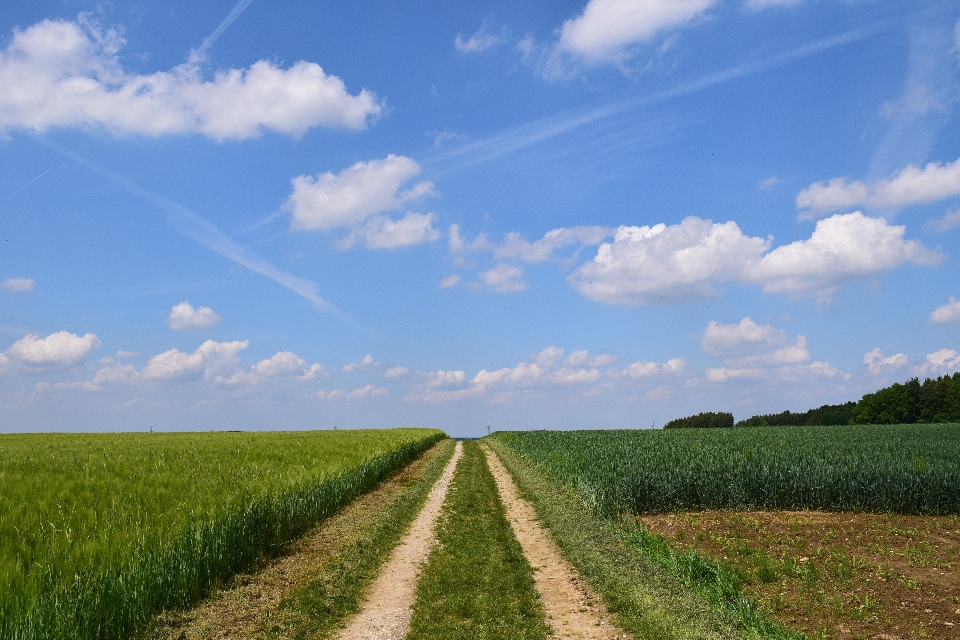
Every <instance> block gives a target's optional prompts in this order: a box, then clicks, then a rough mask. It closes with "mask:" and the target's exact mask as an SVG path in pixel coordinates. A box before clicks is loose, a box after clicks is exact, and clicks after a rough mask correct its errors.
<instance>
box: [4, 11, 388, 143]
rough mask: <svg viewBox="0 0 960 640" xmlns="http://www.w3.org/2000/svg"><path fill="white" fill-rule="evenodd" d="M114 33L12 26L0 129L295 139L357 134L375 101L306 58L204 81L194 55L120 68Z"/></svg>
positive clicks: (52, 24) (376, 110)
mask: <svg viewBox="0 0 960 640" xmlns="http://www.w3.org/2000/svg"><path fill="white" fill-rule="evenodd" d="M124 44H125V43H124V40H123V38H121V37H120V35H119V33H118V32H117V31H115V30H110V31H106V32H104V31H102V30H100V29H99V28H98V27H97V26H96V25H94V24H92V23H91V22H89V21H87V20H83V19H81V20H79V21H77V22H71V21H64V20H44V21H42V22H39V23H37V24H34V25H32V26H30V27H27V28H26V29H24V30H22V31H21V30H14V32H13V38H12V40H11V41H10V44H8V45H7V47H6V49H5V50H3V51H2V52H0V86H3V87H4V91H3V92H0V132H3V131H9V130H10V129H14V128H24V129H32V130H34V131H44V130H46V129H49V128H50V127H76V126H85V127H102V128H104V129H106V130H108V131H110V132H112V133H116V134H139V135H147V136H160V135H164V134H186V133H199V134H202V135H206V136H209V137H211V138H214V139H216V140H224V139H245V138H252V137H257V136H259V135H260V134H261V133H262V132H263V130H273V131H277V132H279V133H284V134H287V135H291V136H295V137H299V136H301V135H303V134H304V133H305V132H306V131H307V130H309V129H311V128H313V127H317V126H323V127H332V128H338V129H348V130H361V129H364V128H366V126H367V124H368V122H369V121H370V120H371V119H374V118H376V117H377V116H379V115H380V112H381V110H382V106H381V104H380V103H379V102H378V101H377V99H376V97H375V96H374V95H373V94H372V93H370V92H369V91H367V90H366V89H364V90H362V91H361V92H360V93H359V94H357V95H351V94H350V93H349V92H348V91H347V89H346V87H345V85H344V83H343V81H342V80H341V79H340V78H338V77H336V76H331V75H327V74H326V73H325V72H324V71H323V69H322V68H321V67H320V66H319V65H317V64H315V63H312V62H306V61H300V62H297V63H296V64H294V65H293V66H291V67H289V68H287V69H282V68H280V67H278V66H276V65H274V64H273V63H271V62H268V61H266V60H260V61H259V62H256V63H254V64H253V65H251V66H250V67H248V68H246V69H228V70H224V71H219V72H217V73H216V74H214V76H213V78H212V79H205V78H204V77H203V73H202V70H201V68H200V66H199V65H198V64H197V61H196V60H191V61H188V62H187V63H184V64H181V65H179V66H177V67H174V68H173V69H171V70H170V71H159V72H156V73H153V74H150V75H138V74H135V73H131V72H129V71H127V70H125V69H124V68H123V66H122V64H121V62H120V59H119V56H118V52H119V51H120V49H121V47H122V46H123V45H124Z"/></svg>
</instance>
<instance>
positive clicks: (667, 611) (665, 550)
mask: <svg viewBox="0 0 960 640" xmlns="http://www.w3.org/2000/svg"><path fill="white" fill-rule="evenodd" d="M488 443H489V445H490V447H491V448H492V449H494V451H496V453H497V454H498V455H499V456H500V459H501V460H502V461H503V463H504V465H505V466H506V467H507V469H508V470H509V471H510V473H511V474H512V475H513V477H514V480H515V481H516V482H517V485H518V487H519V488H520V491H521V493H522V494H523V496H524V497H525V498H526V499H528V500H530V502H531V503H532V504H533V506H534V508H535V509H536V511H537V514H538V515H539V517H540V519H541V522H542V523H543V524H544V525H545V526H546V527H547V528H548V529H549V530H550V532H551V535H552V536H553V538H554V540H555V541H556V542H557V544H558V546H559V547H560V549H561V551H562V552H563V554H564V555H565V556H566V557H567V559H568V560H569V561H570V562H571V563H572V564H573V566H574V567H575V568H576V569H577V570H578V571H579V572H580V574H581V575H582V576H583V578H584V579H585V580H586V582H587V583H588V584H589V585H590V586H591V587H592V588H593V589H594V590H595V591H596V592H597V593H598V594H600V596H601V597H602V598H603V599H604V601H605V602H606V604H607V607H608V608H609V609H610V610H611V611H612V612H613V613H614V615H615V618H616V622H617V624H619V625H620V626H621V627H623V628H624V629H626V630H628V631H630V632H632V633H633V634H634V635H635V637H637V638H649V639H674V638H677V639H681V638H682V639H687V638H698V639H699V638H740V637H746V638H783V639H786V638H791V639H793V638H799V637H801V636H799V635H797V634H795V633H794V632H792V631H789V630H787V629H785V628H783V627H782V626H780V625H777V624H776V623H774V622H773V621H772V620H771V619H770V618H769V617H768V616H766V615H765V614H764V613H763V612H762V611H760V610H759V609H758V608H757V607H756V605H755V604H753V602H752V601H751V600H750V599H749V598H746V597H745V596H744V594H743V587H742V583H743V580H742V575H741V574H740V573H738V572H737V571H736V570H735V569H734V568H733V567H731V566H729V565H727V564H725V563H721V562H716V561H713V560H709V559H707V558H704V557H702V556H699V555H698V554H696V553H692V552H680V551H676V550H674V549H673V548H672V547H670V545H669V544H668V543H667V542H666V540H665V539H663V538H662V537H660V536H657V535H655V534H652V533H650V532H649V531H648V530H647V529H645V528H643V527H641V526H640V525H639V524H637V523H636V522H635V521H633V520H632V519H630V518H623V519H610V520H603V519H600V518H598V517H597V516H596V515H594V513H593V511H592V510H591V509H590V508H589V507H587V506H586V505H585V504H584V503H583V499H582V496H580V495H579V494H578V493H577V492H576V491H574V490H573V489H572V488H570V487H567V486H566V485H564V484H563V483H561V482H558V481H556V480H555V479H553V478H552V477H550V476H549V475H547V474H546V473H545V472H544V471H543V470H541V469H539V468H537V467H535V466H534V465H532V464H531V463H529V462H526V461H523V460H521V459H520V458H518V457H517V456H516V455H514V454H512V453H511V452H510V451H509V450H508V449H507V448H506V447H504V446H503V445H502V444H501V443H499V442H497V441H496V440H492V441H488ZM685 587H686V588H685ZM691 592H692V593H691Z"/></svg>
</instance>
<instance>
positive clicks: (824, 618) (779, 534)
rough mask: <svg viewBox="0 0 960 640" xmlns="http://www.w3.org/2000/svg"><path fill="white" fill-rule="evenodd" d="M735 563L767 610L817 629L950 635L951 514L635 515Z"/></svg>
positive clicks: (954, 596) (955, 534)
mask: <svg viewBox="0 0 960 640" xmlns="http://www.w3.org/2000/svg"><path fill="white" fill-rule="evenodd" d="M638 519H639V520H640V521H641V522H642V523H643V524H644V525H646V526H647V527H649V528H650V529H651V530H653V531H654V532H656V533H659V534H661V535H663V536H666V537H667V538H670V539H671V540H672V541H673V542H674V543H675V544H676V546H678V547H681V548H687V549H689V548H695V549H697V550H698V551H700V552H701V553H703V554H705V555H708V556H711V557H717V558H723V559H725V560H727V561H728V562H730V563H731V564H733V565H734V566H736V567H738V568H740V569H741V570H742V571H743V572H744V575H745V576H746V579H747V585H746V589H747V592H748V593H749V594H750V595H752V596H754V597H755V598H756V599H757V600H758V601H759V602H760V604H761V605H762V606H763V607H765V608H767V609H768V610H769V611H770V612H771V613H772V615H773V617H774V618H776V619H778V620H780V621H782V622H784V623H785V624H787V625H789V626H791V627H794V628H798V629H802V630H804V631H807V632H809V633H811V634H813V635H814V636H815V637H822V638H875V639H883V640H893V639H900V638H902V639H907V638H911V639H912V638H935V639H940V638H943V639H950V640H957V639H960V517H957V516H895V515H876V514H849V513H822V512H789V511H781V512H762V511H749V512H735V511H703V512H698V513H679V514H669V515H656V516H642V517H639V518H638Z"/></svg>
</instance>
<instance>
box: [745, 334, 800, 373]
mask: <svg viewBox="0 0 960 640" xmlns="http://www.w3.org/2000/svg"><path fill="white" fill-rule="evenodd" d="M812 358H813V356H811V355H810V351H809V350H808V349H807V338H806V337H805V336H797V338H796V342H795V343H794V344H793V345H789V346H786V347H780V348H779V349H775V350H773V351H767V352H763V353H757V354H754V355H750V356H743V357H741V358H735V359H733V360H730V363H732V364H734V365H736V366H740V367H747V366H757V365H763V366H771V365H792V364H804V363H807V362H810V360H811V359H812Z"/></svg>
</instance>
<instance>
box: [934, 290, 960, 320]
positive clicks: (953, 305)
mask: <svg viewBox="0 0 960 640" xmlns="http://www.w3.org/2000/svg"><path fill="white" fill-rule="evenodd" d="M930 322H937V323H941V322H960V301H958V300H957V299H956V298H955V297H954V296H950V301H949V302H947V303H946V304H942V305H940V306H939V307H937V308H936V309H934V310H933V313H931V314H930Z"/></svg>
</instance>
